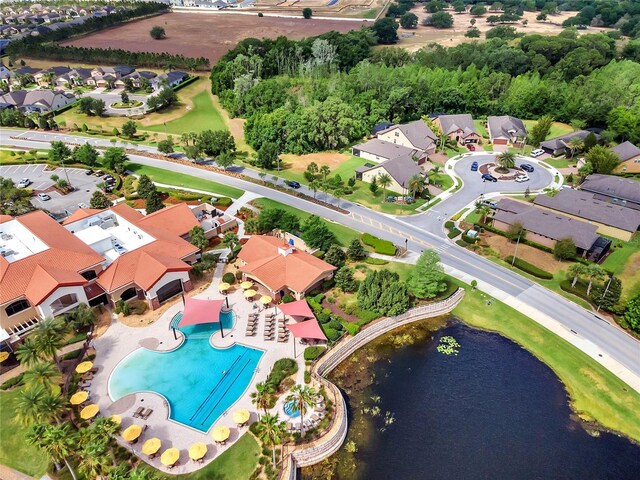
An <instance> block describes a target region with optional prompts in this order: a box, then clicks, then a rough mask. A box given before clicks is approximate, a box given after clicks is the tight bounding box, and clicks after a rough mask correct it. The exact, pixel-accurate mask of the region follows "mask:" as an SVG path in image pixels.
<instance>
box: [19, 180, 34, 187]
mask: <svg viewBox="0 0 640 480" xmlns="http://www.w3.org/2000/svg"><path fill="white" fill-rule="evenodd" d="M29 185H31V180H29V179H28V178H23V179H22V180H20V181H19V182H18V188H27V187H28V186H29Z"/></svg>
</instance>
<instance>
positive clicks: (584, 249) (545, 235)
mask: <svg viewBox="0 0 640 480" xmlns="http://www.w3.org/2000/svg"><path fill="white" fill-rule="evenodd" d="M516 223H517V224H520V225H522V226H523V227H524V229H525V230H526V231H527V233H526V239H527V240H529V241H532V242H535V243H538V244H540V245H544V246H546V247H549V248H553V247H554V246H555V244H556V242H558V240H562V239H565V238H570V239H571V240H572V241H573V243H574V244H575V246H576V247H577V249H578V254H579V255H581V256H583V257H585V258H587V257H588V258H590V259H591V260H593V261H596V262H597V261H598V260H600V258H601V257H602V256H603V255H604V254H606V252H607V251H608V250H609V246H610V244H611V241H610V240H606V239H605V241H604V243H605V244H606V247H605V248H603V247H602V246H601V243H602V240H600V238H601V237H600V236H599V235H598V234H597V233H596V232H597V230H598V227H597V226H596V225H592V224H590V223H588V222H583V221H582V220H578V219H576V218H572V217H568V216H566V215H562V214H559V213H556V212H550V211H548V210H545V209H543V208H538V207H535V206H533V205H531V204H530V203H525V202H519V201H517V200H512V199H507V198H505V199H502V200H500V201H499V202H498V204H497V205H496V208H495V213H494V216H493V226H494V227H495V228H497V229H499V230H504V231H506V230H508V229H509V227H510V226H511V225H514V224H516Z"/></svg>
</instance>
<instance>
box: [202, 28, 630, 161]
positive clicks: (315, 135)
mask: <svg viewBox="0 0 640 480" xmlns="http://www.w3.org/2000/svg"><path fill="white" fill-rule="evenodd" d="M635 42H638V41H637V40H636V41H635ZM375 44H376V37H375V34H374V33H373V31H372V30H370V29H363V30H361V31H357V32H356V31H354V32H350V33H347V34H344V35H341V34H337V33H335V32H332V33H329V34H325V35H321V36H319V37H316V38H309V39H305V40H302V41H292V40H288V39H286V38H279V39H277V40H256V39H248V40H245V41H243V42H241V43H240V44H239V45H238V46H237V48H235V49H233V50H231V51H230V52H228V53H227V54H226V55H225V56H224V57H223V58H222V59H221V60H220V61H219V62H218V63H217V64H216V65H215V66H214V68H213V70H212V73H211V81H212V88H213V92H214V93H215V94H217V95H219V96H220V99H221V101H222V103H223V105H224V106H225V108H227V109H228V110H229V111H230V112H231V113H232V114H233V115H235V116H240V117H244V118H246V119H247V122H246V125H245V133H246V137H247V141H248V142H249V143H250V144H251V145H252V146H253V147H254V148H256V149H259V148H260V147H261V146H262V145H264V144H267V143H275V144H276V145H277V146H278V149H279V150H280V151H281V152H291V153H305V152H313V151H319V150H326V149H335V148H342V147H345V146H347V145H349V144H351V143H353V142H355V141H357V140H359V139H360V138H362V137H363V136H364V135H366V134H367V133H368V132H369V131H370V129H371V127H372V126H373V125H375V124H376V123H379V122H383V121H391V122H406V121H410V120H415V119H418V118H420V117H422V116H424V115H428V114H431V113H436V112H446V113H471V114H473V115H474V116H476V117H478V118H482V117H486V116H487V115H499V114H509V115H514V116H517V117H520V118H525V119H535V118H538V117H540V116H542V115H546V114H550V115H552V116H553V117H554V118H555V119H556V120H558V121H563V122H570V123H572V124H574V125H584V126H590V127H600V128H605V129H608V130H609V131H610V136H611V137H618V138H619V139H632V140H635V141H639V140H640V64H639V63H637V60H639V58H638V52H639V51H640V49H633V48H632V49H630V48H625V49H624V51H623V52H620V51H618V50H617V48H616V42H615V40H614V39H613V38H611V36H609V35H605V34H587V35H582V36H578V35H577V32H576V30H575V29H567V30H565V31H563V32H562V33H561V34H560V35H558V36H542V35H527V36H524V37H522V38H520V39H518V40H516V41H515V42H514V41H505V40H503V39H500V38H494V39H491V40H488V41H486V42H482V43H465V44H461V45H459V46H456V47H451V48H445V47H442V46H440V45H436V44H432V45H429V46H427V47H425V48H423V49H421V50H419V51H418V52H416V53H415V54H409V53H407V52H406V51H405V50H402V49H392V48H383V49H379V48H378V49H372V47H373V46H374V45H375ZM629 45H632V46H633V45H634V43H633V42H631V43H630V44H629Z"/></svg>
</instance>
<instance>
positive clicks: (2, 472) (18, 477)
mask: <svg viewBox="0 0 640 480" xmlns="http://www.w3.org/2000/svg"><path fill="white" fill-rule="evenodd" d="M45 476H46V475H45ZM43 478H44V477H43ZM0 479H1V480H33V477H30V476H29V475H26V474H24V473H22V472H19V471H18V470H14V469H13V468H9V467H6V466H4V465H0Z"/></svg>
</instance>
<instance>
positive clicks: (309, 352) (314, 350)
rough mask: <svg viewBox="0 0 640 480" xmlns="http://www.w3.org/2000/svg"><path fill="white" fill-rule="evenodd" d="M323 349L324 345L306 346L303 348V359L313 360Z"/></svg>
mask: <svg viewBox="0 0 640 480" xmlns="http://www.w3.org/2000/svg"><path fill="white" fill-rule="evenodd" d="M325 350H326V348H325V347H319V346H316V347H307V348H305V349H304V359H305V360H307V361H311V360H315V359H316V358H318V357H319V356H320V354H321V353H322V352H324V351H325Z"/></svg>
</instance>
